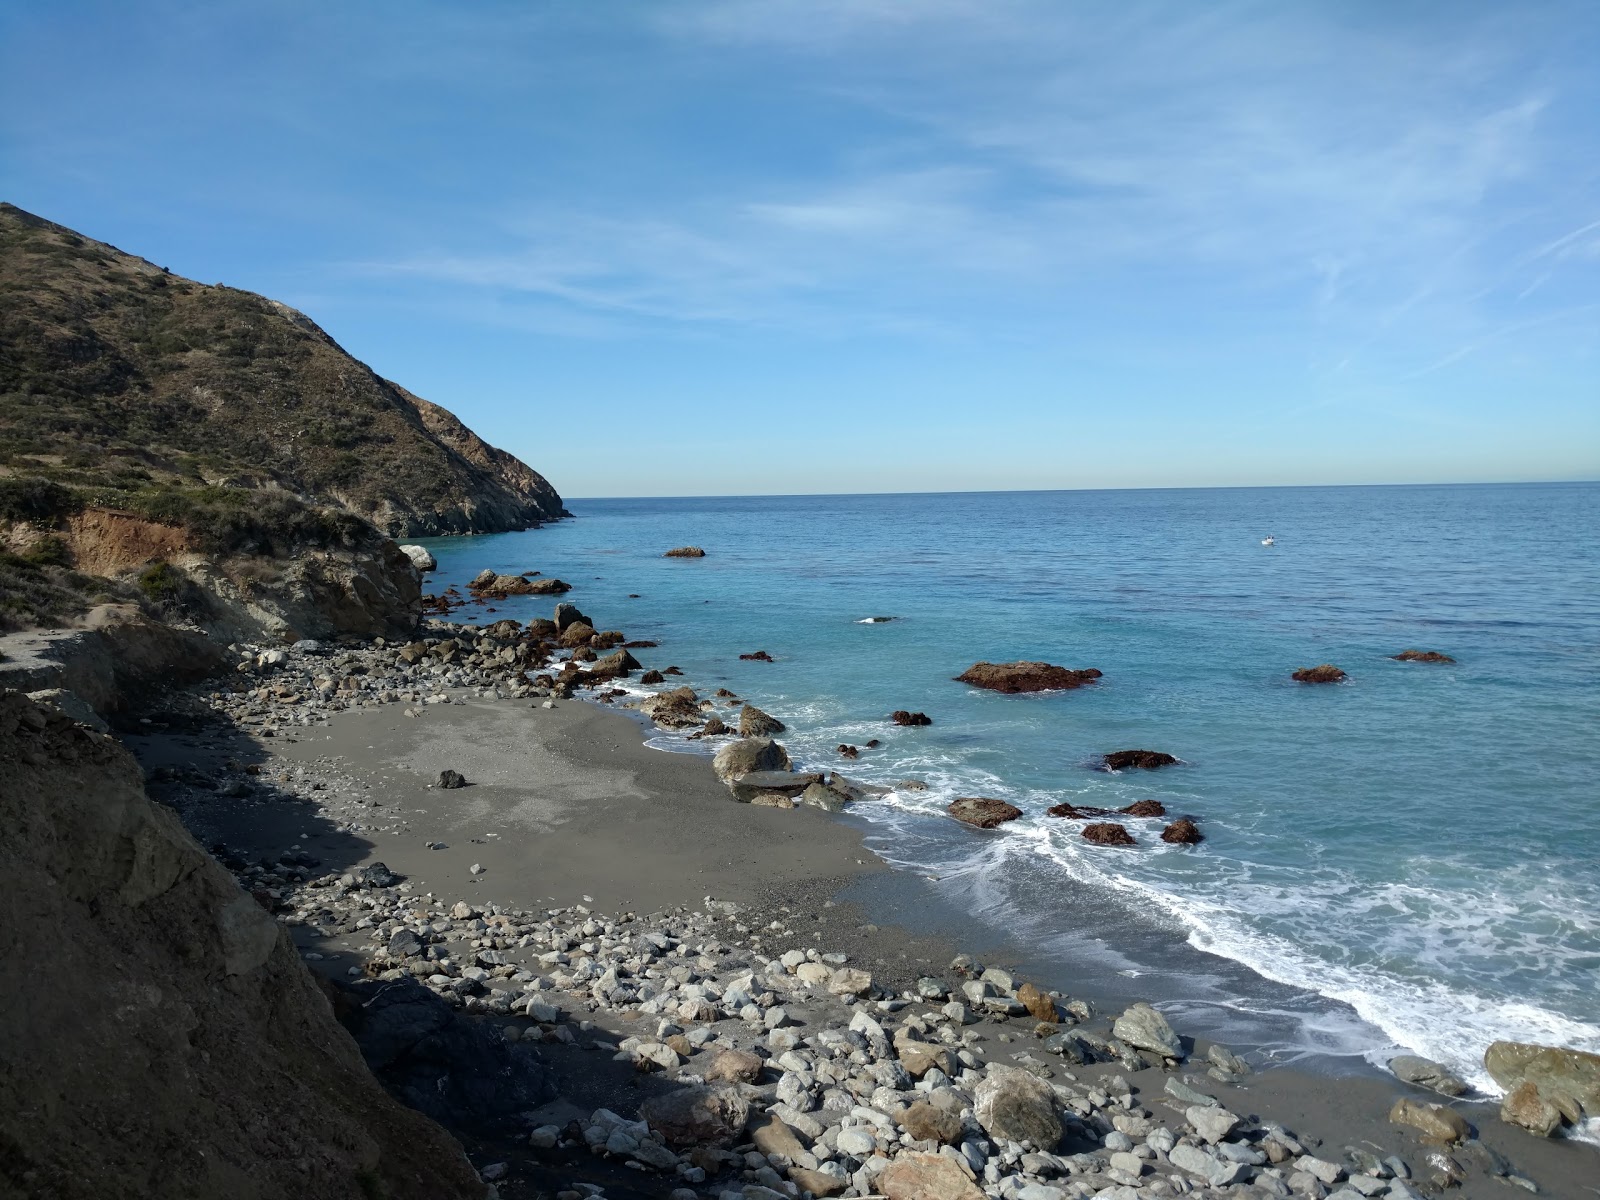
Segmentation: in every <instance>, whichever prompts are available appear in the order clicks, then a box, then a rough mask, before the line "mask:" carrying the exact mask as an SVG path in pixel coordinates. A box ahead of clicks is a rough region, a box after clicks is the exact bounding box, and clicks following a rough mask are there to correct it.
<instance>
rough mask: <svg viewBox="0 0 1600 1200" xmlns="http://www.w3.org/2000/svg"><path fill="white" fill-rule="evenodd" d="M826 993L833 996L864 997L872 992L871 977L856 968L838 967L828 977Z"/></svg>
mask: <svg viewBox="0 0 1600 1200" xmlns="http://www.w3.org/2000/svg"><path fill="white" fill-rule="evenodd" d="M828 991H829V992H830V993H831V994H832V995H835V996H865V995H866V994H867V993H868V992H870V991H872V976H871V975H869V974H868V973H867V972H866V971H863V970H860V969H859V968H857V967H840V968H839V969H838V970H837V971H834V972H833V973H832V974H831V975H829V976H828Z"/></svg>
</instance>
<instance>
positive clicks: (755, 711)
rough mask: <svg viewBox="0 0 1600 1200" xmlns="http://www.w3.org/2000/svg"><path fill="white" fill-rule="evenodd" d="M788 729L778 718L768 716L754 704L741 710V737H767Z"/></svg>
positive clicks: (747, 705)
mask: <svg viewBox="0 0 1600 1200" xmlns="http://www.w3.org/2000/svg"><path fill="white" fill-rule="evenodd" d="M787 728H788V726H786V725H785V724H784V723H783V722H782V721H780V720H778V718H777V717H772V716H768V715H767V714H766V713H764V712H762V711H761V710H760V709H759V708H757V707H756V706H755V705H754V704H746V705H745V706H744V707H743V708H742V709H740V710H739V736H740V737H766V736H767V735H768V734H769V733H782V732H783V731H784V730H785V729H787Z"/></svg>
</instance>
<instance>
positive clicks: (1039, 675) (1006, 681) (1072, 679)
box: [955, 661, 1101, 695]
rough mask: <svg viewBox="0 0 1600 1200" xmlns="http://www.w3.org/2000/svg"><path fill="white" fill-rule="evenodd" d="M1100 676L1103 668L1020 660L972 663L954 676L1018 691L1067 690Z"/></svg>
mask: <svg viewBox="0 0 1600 1200" xmlns="http://www.w3.org/2000/svg"><path fill="white" fill-rule="evenodd" d="M1100 677H1101V676H1100V672H1099V671H1097V670H1096V669H1095V668H1093V667H1089V668H1087V669H1085V670H1072V669H1070V668H1067V667H1057V666H1053V665H1052V664H1050V663H1047V662H1030V661H1019V662H1010V663H991V662H979V663H973V664H972V666H970V667H968V668H967V669H966V670H965V671H963V672H962V673H961V674H959V675H957V676H956V677H955V678H956V682H957V683H966V684H971V685H972V686H973V687H979V688H985V689H987V690H989V691H991V692H1004V693H1006V694H1008V695H1015V694H1017V693H1019V692H1052V691H1065V690H1068V689H1071V688H1079V687H1082V686H1083V685H1084V684H1086V683H1092V682H1094V681H1095V680H1096V679H1099V678H1100Z"/></svg>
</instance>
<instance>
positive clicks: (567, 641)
mask: <svg viewBox="0 0 1600 1200" xmlns="http://www.w3.org/2000/svg"><path fill="white" fill-rule="evenodd" d="M593 640H594V626H593V625H590V624H589V623H588V622H586V621H575V622H573V623H572V624H571V625H568V626H567V627H566V628H565V629H563V630H562V631H561V637H560V639H559V641H560V642H561V644H562V645H563V646H587V645H588V644H589V643H590V642H591V641H593Z"/></svg>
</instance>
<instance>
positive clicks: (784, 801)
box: [750, 792, 795, 808]
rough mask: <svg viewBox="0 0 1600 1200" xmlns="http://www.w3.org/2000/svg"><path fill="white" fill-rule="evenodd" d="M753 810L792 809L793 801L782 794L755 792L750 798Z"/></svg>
mask: <svg viewBox="0 0 1600 1200" xmlns="http://www.w3.org/2000/svg"><path fill="white" fill-rule="evenodd" d="M750 804H751V807H753V808H794V807H795V802H794V799H793V798H792V797H790V796H785V795H784V794H783V793H782V792H757V793H756V794H755V795H753V796H751V797H750Z"/></svg>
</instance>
